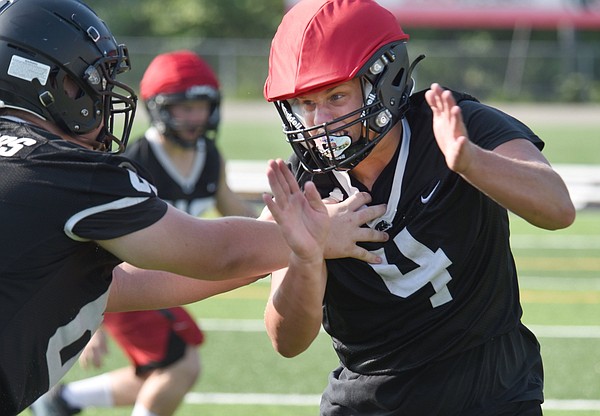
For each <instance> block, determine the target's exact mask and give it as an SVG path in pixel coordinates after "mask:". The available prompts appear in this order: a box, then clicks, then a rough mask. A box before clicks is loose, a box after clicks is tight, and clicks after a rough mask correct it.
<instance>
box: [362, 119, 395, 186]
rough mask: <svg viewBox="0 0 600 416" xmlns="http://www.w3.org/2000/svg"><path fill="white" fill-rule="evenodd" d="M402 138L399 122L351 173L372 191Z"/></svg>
mask: <svg viewBox="0 0 600 416" xmlns="http://www.w3.org/2000/svg"><path fill="white" fill-rule="evenodd" d="M401 138H402V123H401V122H398V123H396V125H395V126H394V127H392V129H391V130H390V131H389V132H388V133H387V134H386V135H385V136H384V138H383V139H381V141H380V142H379V143H377V145H376V146H375V147H374V148H373V150H372V151H371V153H369V156H367V157H366V158H365V160H363V161H362V162H360V163H359V164H358V165H357V166H356V167H355V168H354V169H352V170H351V171H350V175H352V176H353V177H354V178H355V179H357V180H358V181H359V182H360V183H362V184H363V185H364V186H365V187H367V189H369V190H371V189H372V188H373V184H375V181H376V180H377V178H379V175H380V174H381V172H382V171H383V169H385V167H386V166H387V165H388V164H389V163H390V161H391V160H392V158H393V157H394V154H395V152H396V150H397V149H398V146H399V145H400V139H401Z"/></svg>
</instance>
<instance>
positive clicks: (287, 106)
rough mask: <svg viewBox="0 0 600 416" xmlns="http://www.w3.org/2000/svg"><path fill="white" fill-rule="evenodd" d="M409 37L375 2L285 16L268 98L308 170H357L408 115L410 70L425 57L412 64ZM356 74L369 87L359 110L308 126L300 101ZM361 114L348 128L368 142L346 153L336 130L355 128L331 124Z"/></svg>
mask: <svg viewBox="0 0 600 416" xmlns="http://www.w3.org/2000/svg"><path fill="white" fill-rule="evenodd" d="M408 38H409V37H408V35H407V34H405V33H404V32H403V30H402V28H401V27H400V25H399V24H398V22H397V20H396V18H395V17H394V15H393V14H392V13H390V12H389V11H388V10H386V9H385V8H383V7H381V6H380V5H379V4H377V3H376V2H375V1H374V0H303V1H301V2H299V3H298V4H297V5H296V6H294V7H293V8H292V9H291V10H290V11H289V12H288V13H287V14H286V15H285V16H284V18H283V20H282V22H281V24H280V25H279V28H278V30H277V33H276V34H275V37H274V38H273V42H272V45H271V53H270V57H269V74H268V77H267V80H266V83H265V87H264V96H265V98H266V99H267V100H268V101H272V102H274V104H275V107H276V108H277V111H278V112H279V115H280V117H281V119H282V120H283V124H284V133H285V134H286V135H287V139H288V142H289V143H290V144H291V145H292V148H293V150H294V152H295V153H296V154H297V155H298V157H299V158H300V160H301V161H302V164H303V166H304V168H305V169H307V170H309V171H311V172H313V173H321V172H327V171H330V170H332V169H337V170H347V169H352V168H353V167H354V166H356V165H357V164H358V163H359V162H360V161H361V160H363V159H364V158H365V157H366V156H367V155H368V154H369V152H370V151H371V150H372V149H373V147H374V146H375V145H376V144H377V143H378V142H379V141H380V140H381V138H383V136H385V134H386V133H387V132H388V131H389V130H390V129H391V128H392V126H393V125H394V124H395V123H396V122H397V121H399V120H400V119H401V118H402V117H403V115H404V113H405V112H406V110H407V103H408V97H409V95H410V93H411V92H412V88H413V85H414V82H413V80H412V78H411V72H412V69H413V68H414V66H415V64H416V63H417V62H419V61H420V60H421V59H422V58H423V56H420V57H419V58H418V59H417V60H415V62H413V64H412V65H410V64H409V59H408V54H407V51H406V41H407V40H408ZM355 77H360V79H361V86H362V88H363V96H364V104H363V106H362V107H361V108H358V109H357V110H356V111H355V112H352V113H350V114H346V115H344V116H343V117H340V118H338V119H336V120H332V121H330V122H327V123H324V124H321V125H318V126H310V127H307V126H305V125H304V123H303V119H302V116H301V115H300V114H299V112H297V111H295V109H294V105H293V98H294V97H297V96H299V95H304V94H307V93H311V92H315V91H319V90H323V89H326V88H327V87H332V86H334V85H337V84H340V83H343V82H347V81H350V80H351V79H353V78H355ZM356 115H359V117H358V118H357V119H356V120H355V121H353V122H351V123H350V124H355V123H362V125H363V127H364V128H363V137H360V138H359V139H358V140H356V141H354V142H353V143H352V144H351V145H349V146H347V147H346V145H344V146H343V148H342V150H340V146H339V144H340V140H341V141H346V142H347V141H349V139H348V138H346V137H344V138H341V137H340V136H339V135H338V136H336V132H340V131H342V130H344V129H346V128H347V127H348V126H349V124H346V125H343V126H341V127H340V126H337V127H335V128H332V126H333V125H335V124H336V123H339V122H340V121H342V120H344V119H346V118H349V117H352V116H356ZM318 130H321V131H324V132H321V133H317V131H318ZM342 139H343V140H342ZM316 141H317V142H318V145H317V144H315V143H316Z"/></svg>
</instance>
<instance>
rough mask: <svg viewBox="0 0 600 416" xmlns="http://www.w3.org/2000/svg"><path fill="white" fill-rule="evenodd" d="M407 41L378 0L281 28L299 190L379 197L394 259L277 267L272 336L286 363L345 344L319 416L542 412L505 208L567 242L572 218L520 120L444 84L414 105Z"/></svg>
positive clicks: (314, 7) (352, 1) (269, 94)
mask: <svg viewBox="0 0 600 416" xmlns="http://www.w3.org/2000/svg"><path fill="white" fill-rule="evenodd" d="M407 40H408V36H407V35H406V34H405V33H404V32H403V31H402V29H401V27H400V26H399V24H398V20H397V18H396V17H395V16H394V15H393V14H392V13H390V12H389V11H387V10H386V9H385V8H383V7H381V6H380V5H378V4H377V3H376V2H375V1H374V0H303V1H301V2H299V3H298V4H297V5H296V6H294V7H293V8H292V9H291V10H290V11H289V12H288V13H287V14H286V15H285V16H284V18H283V20H282V22H281V24H280V26H279V28H278V30H277V33H276V35H275V37H274V39H273V42H272V46H271V54H270V58H269V75H268V78H267V81H266V84H265V91H264V92H265V97H266V98H267V100H268V101H271V102H274V103H275V106H276V108H277V110H278V112H279V114H280V116H281V119H282V121H283V123H284V126H285V133H286V135H287V139H288V142H289V143H291V145H292V148H293V150H294V156H292V158H291V160H290V166H291V169H292V171H293V172H294V174H295V177H296V179H297V180H298V181H299V182H300V184H304V183H306V181H313V182H314V184H316V186H317V188H318V189H319V191H320V194H321V196H322V197H323V198H327V199H328V200H330V201H341V200H344V199H345V198H347V197H349V196H350V195H353V194H354V193H356V192H359V191H362V192H369V193H370V194H371V196H372V200H373V202H374V203H385V204H387V212H386V213H385V214H384V215H383V216H382V217H380V218H378V219H376V220H375V221H372V222H370V223H369V226H370V227H372V228H373V229H378V230H385V231H386V232H387V233H388V234H389V236H390V239H389V240H388V241H387V242H385V243H377V244H366V245H365V247H368V249H369V250H371V252H373V253H378V254H379V255H380V256H381V257H382V258H383V259H384V260H383V262H382V263H381V264H367V263H365V262H362V261H360V260H355V259H334V260H327V261H325V260H324V258H323V256H322V251H320V250H319V249H315V250H314V252H313V253H312V254H311V255H310V257H308V256H306V255H305V256H304V257H303V261H294V260H290V263H289V268H287V270H282V271H277V272H274V273H273V275H272V279H271V282H272V288H271V295H270V298H269V302H268V304H267V308H266V312H265V323H266V327H267V332H268V334H269V336H270V338H271V341H272V343H273V346H274V347H275V349H276V350H277V351H278V352H280V353H281V354H282V355H284V356H286V357H292V356H295V355H297V354H300V353H302V352H303V351H304V350H305V349H306V348H308V347H309V345H310V344H311V343H312V342H313V340H314V339H315V337H316V336H317V334H318V333H319V329H320V327H321V325H323V327H324V328H325V330H326V331H327V332H328V333H329V334H330V335H331V337H332V339H333V346H334V349H335V351H336V352H337V355H338V357H339V359H340V366H339V367H338V368H337V369H335V370H334V371H333V372H332V373H331V374H330V378H329V384H328V386H327V388H326V390H325V392H324V394H323V396H322V400H321V414H322V415H327V416H333V415H336V416H337V415H361V416H366V415H378V416H381V415H415V416H416V415H444V416H450V415H453V416H454V415H455V416H459V415H460V416H467V415H473V416H475V415H477V416H492V415H494V416H499V415H505V416H509V415H510V416H514V415H528V416H529V415H530V416H533V415H541V414H542V411H541V405H540V404H541V402H542V401H543V370H542V358H541V355H540V347H539V344H538V342H537V340H536V337H535V336H534V334H532V333H531V332H530V331H529V330H528V329H527V328H526V327H525V326H524V325H523V324H522V322H521V315H522V309H521V305H520V301H519V286H518V281H517V270H516V266H515V263H514V259H513V255H512V253H511V248H510V240H509V234H510V233H509V216H508V211H509V210H510V211H512V212H513V213H515V214H516V215H519V216H521V217H522V218H524V219H525V220H527V221H528V222H530V223H531V224H533V225H535V226H537V227H540V228H544V229H550V230H554V229H560V228H564V227H567V226H569V225H570V224H571V223H572V222H573V221H574V219H575V208H574V207H573V204H572V202H571V199H570V197H569V193H568V191H567V188H566V186H565V184H564V182H563V180H562V179H561V177H560V176H559V175H558V174H557V173H556V172H555V171H554V170H553V169H552V167H551V166H550V164H549V163H548V161H547V160H546V159H545V158H544V156H543V155H542V153H541V152H540V150H541V149H542V148H543V142H542V141H541V140H540V138H539V137H537V136H536V135H535V134H534V133H533V132H532V131H531V130H530V129H529V128H527V127H526V126H525V125H524V124H523V123H521V122H519V121H518V120H516V119H515V118H513V117H511V116H509V115H507V114H504V113H502V112H500V111H498V110H496V109H494V108H491V107H489V106H486V105H484V104H481V103H479V102H478V101H477V100H475V99H474V98H473V97H470V96H468V95H466V94H460V93H457V92H451V91H449V90H444V89H443V88H441V87H440V86H439V85H437V84H433V85H431V88H430V89H428V90H426V91H420V92H415V93H413V87H414V81H413V79H412V77H411V73H412V70H413V68H414V65H415V64H416V63H417V62H419V61H420V58H418V59H416V60H415V61H413V63H412V64H411V63H410V62H409V58H408V54H407V50H406V42H407ZM280 171H281V169H280ZM282 173H283V172H282ZM281 183H282V188H283V189H286V188H287V187H288V186H290V185H289V184H290V183H291V181H289V180H282V182H281ZM288 208H291V207H288ZM293 212H294V211H293V210H292V209H290V210H289V211H285V210H284V211H281V212H279V211H277V215H274V216H275V219H276V220H277V221H278V222H280V221H282V220H285V219H286V217H287V216H289V215H291V213H293ZM292 232H293V230H291V229H285V228H284V235H288V234H291V233H292ZM302 243H305V241H302ZM315 245H316V246H317V247H318V245H317V243H315ZM291 246H292V247H294V244H291ZM292 257H294V255H292Z"/></svg>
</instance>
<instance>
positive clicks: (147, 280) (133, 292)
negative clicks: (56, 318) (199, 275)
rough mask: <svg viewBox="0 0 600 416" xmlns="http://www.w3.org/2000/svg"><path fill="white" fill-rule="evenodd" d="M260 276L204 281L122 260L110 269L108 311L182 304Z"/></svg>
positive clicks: (230, 288) (226, 289)
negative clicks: (134, 264)
mask: <svg viewBox="0 0 600 416" xmlns="http://www.w3.org/2000/svg"><path fill="white" fill-rule="evenodd" d="M259 278H260V277H245V278H238V279H230V280H223V281H205V280H196V279H190V278H187V277H184V276H179V275H176V274H173V273H169V272H164V271H158V270H144V269H139V268H137V267H134V266H132V265H130V264H127V263H122V264H120V265H119V266H117V267H116V268H115V269H114V270H113V282H112V285H111V288H110V295H109V298H108V305H107V312H122V311H132V310H146V309H160V308H168V307H172V306H178V305H184V304H187V303H192V302H197V301H199V300H202V299H206V298H209V297H211V296H214V295H217V294H219V293H223V292H227V291H230V290H233V289H236V288H238V287H241V286H245V285H248V284H250V283H253V282H255V281H256V280H258V279H259Z"/></svg>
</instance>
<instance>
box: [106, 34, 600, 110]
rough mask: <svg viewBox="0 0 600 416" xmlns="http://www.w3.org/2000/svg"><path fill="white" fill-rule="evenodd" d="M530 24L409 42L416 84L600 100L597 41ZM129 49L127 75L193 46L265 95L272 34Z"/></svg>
mask: <svg viewBox="0 0 600 416" xmlns="http://www.w3.org/2000/svg"><path fill="white" fill-rule="evenodd" d="M529 37H530V36H529V32H528V29H527V28H523V29H516V30H515V31H514V35H513V39H512V40H510V41H495V40H493V39H491V38H489V37H485V36H482V37H480V38H476V39H471V40H469V41H468V42H465V41H447V40H443V39H437V40H418V39H414V38H413V39H411V41H410V42H409V54H410V57H411V59H414V58H415V57H416V56H418V55H419V54H425V55H426V56H427V58H426V59H425V60H424V61H422V62H421V63H420V64H419V65H418V66H417V69H416V70H415V72H414V76H415V78H416V81H417V88H419V89H421V88H426V87H427V86H428V85H430V84H431V82H439V83H440V84H442V85H445V86H448V87H451V88H453V89H457V90H462V91H465V92H469V93H470V94H472V95H474V96H476V97H478V98H480V99H483V100H495V101H521V102H595V103H600V48H599V47H598V45H597V44H594V43H593V42H588V43H586V42H581V41H577V40H576V39H575V37H573V36H568V33H567V36H559V37H557V40H556V41H530V40H529ZM118 40H119V41H120V42H123V43H125V44H126V45H127V46H128V48H129V51H130V54H131V56H132V62H133V71H132V72H131V73H129V74H127V75H126V77H127V79H126V80H127V82H129V83H130V84H131V85H134V86H137V85H139V80H140V79H141V76H142V74H143V71H144V69H145V68H146V66H147V65H148V64H149V63H150V61H151V60H152V58H153V57H154V56H155V55H156V54H159V53H162V52H167V51H171V50H176V49H182V48H186V49H191V50H193V51H195V52H197V53H199V54H200V55H202V56H203V57H204V58H205V59H206V60H207V61H208V62H209V63H210V64H211V66H212V67H213V68H214V70H215V71H216V73H217V75H218V76H219V79H220V81H221V88H222V91H223V93H224V95H225V96H226V97H228V98H231V99H260V98H261V97H262V88H263V84H264V81H265V78H266V75H267V66H268V55H269V47H270V40H269V39H201V38H144V37H128V38H119V39H118Z"/></svg>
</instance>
